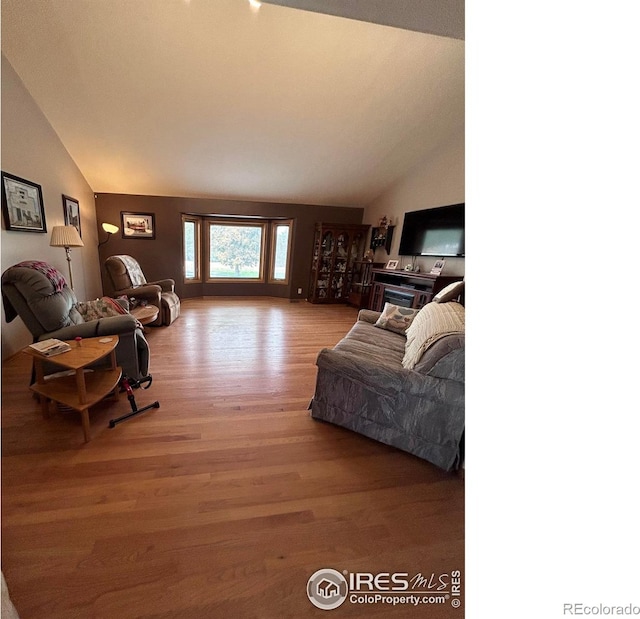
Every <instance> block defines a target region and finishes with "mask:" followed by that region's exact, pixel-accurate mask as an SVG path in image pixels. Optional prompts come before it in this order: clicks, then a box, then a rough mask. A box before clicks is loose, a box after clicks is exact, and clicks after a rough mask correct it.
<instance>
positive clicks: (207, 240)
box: [202, 217, 269, 284]
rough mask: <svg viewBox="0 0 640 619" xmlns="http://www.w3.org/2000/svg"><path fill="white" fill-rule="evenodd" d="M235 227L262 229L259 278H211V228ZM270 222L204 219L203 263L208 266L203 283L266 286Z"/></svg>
mask: <svg viewBox="0 0 640 619" xmlns="http://www.w3.org/2000/svg"><path fill="white" fill-rule="evenodd" d="M225 225H226V226H234V227H247V228H260V268H259V274H258V277H211V247H210V246H211V226H225ZM268 227H269V221H261V220H257V219H234V218H216V217H204V228H203V237H204V248H203V249H204V251H203V254H202V255H203V258H204V260H203V262H204V264H205V265H207V269H206V274H205V275H204V277H203V281H204V282H205V283H207V284H241V283H242V284H264V283H265V281H266V275H265V274H266V265H265V262H266V256H267V238H268V237H267V228H268Z"/></svg>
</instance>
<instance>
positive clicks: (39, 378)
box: [33, 358, 49, 419]
mask: <svg viewBox="0 0 640 619" xmlns="http://www.w3.org/2000/svg"><path fill="white" fill-rule="evenodd" d="M33 366H34V368H35V372H36V382H37V383H38V384H39V385H44V384H45V380H44V368H43V367H42V361H41V360H40V359H36V358H34V359H33ZM38 399H39V400H40V410H41V411H42V418H43V419H49V398H47V397H45V396H43V395H41V394H38Z"/></svg>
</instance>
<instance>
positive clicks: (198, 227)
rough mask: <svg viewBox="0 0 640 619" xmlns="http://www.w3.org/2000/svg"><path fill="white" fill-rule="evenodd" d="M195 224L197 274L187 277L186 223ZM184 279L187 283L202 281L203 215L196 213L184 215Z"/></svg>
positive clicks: (199, 282)
mask: <svg viewBox="0 0 640 619" xmlns="http://www.w3.org/2000/svg"><path fill="white" fill-rule="evenodd" d="M187 222H188V223H193V224H195V232H194V237H195V238H194V253H195V260H194V267H195V275H194V276H193V277H187V270H186V265H185V263H186V256H185V250H186V245H185V241H184V235H185V223H187ZM182 281H183V282H184V283H185V284H201V283H202V217H198V216H196V215H186V214H183V215H182Z"/></svg>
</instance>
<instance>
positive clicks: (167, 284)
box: [147, 278, 176, 292]
mask: <svg viewBox="0 0 640 619" xmlns="http://www.w3.org/2000/svg"><path fill="white" fill-rule="evenodd" d="M147 284H148V285H156V286H160V288H161V289H162V292H175V287H176V281H175V280H174V279H171V278H167V279H159V280H158V281H156V282H147Z"/></svg>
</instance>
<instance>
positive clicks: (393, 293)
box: [384, 288, 415, 307]
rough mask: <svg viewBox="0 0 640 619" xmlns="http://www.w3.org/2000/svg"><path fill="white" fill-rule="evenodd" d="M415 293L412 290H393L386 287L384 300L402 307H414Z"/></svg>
mask: <svg viewBox="0 0 640 619" xmlns="http://www.w3.org/2000/svg"><path fill="white" fill-rule="evenodd" d="M414 297H415V294H414V293H412V292H403V291H401V290H393V289H391V288H385V289H384V302H385V303H387V302H388V303H393V305H398V306H400V307H413V299H414Z"/></svg>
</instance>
